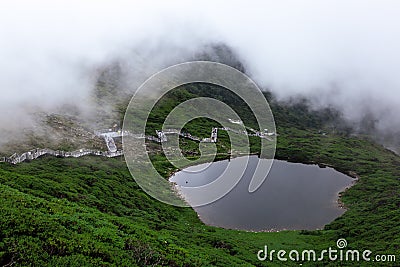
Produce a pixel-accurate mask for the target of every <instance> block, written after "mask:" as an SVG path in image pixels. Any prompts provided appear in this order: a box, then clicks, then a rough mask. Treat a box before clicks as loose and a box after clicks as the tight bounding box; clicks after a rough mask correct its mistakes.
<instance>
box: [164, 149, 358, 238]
mask: <svg viewBox="0 0 400 267" xmlns="http://www.w3.org/2000/svg"><path fill="white" fill-rule="evenodd" d="M237 160H240V159H233V160H231V163H235V161H237ZM257 162H258V158H257V157H256V156H251V157H250V159H249V165H248V167H247V169H246V171H245V172H244V176H243V178H242V179H241V180H240V182H239V183H238V185H237V186H236V187H235V188H234V189H233V190H232V191H231V192H229V193H228V194H227V195H226V196H224V197H223V198H221V199H219V200H217V201H216V202H214V203H211V204H208V205H205V206H201V207H196V208H194V209H195V211H196V212H197V213H198V214H199V217H200V219H201V220H202V221H203V222H204V223H205V224H208V225H213V226H219V227H223V228H231V229H244V230H254V231H261V230H266V231H276V230H284V229H291V230H300V229H308V230H312V229H320V228H322V227H323V226H324V225H325V224H327V223H329V222H331V221H333V220H334V219H335V218H337V217H339V216H340V215H342V214H343V213H344V211H345V210H344V209H342V208H340V207H339V206H338V203H337V200H338V192H340V191H343V190H344V189H345V188H346V187H349V186H350V185H352V183H353V182H354V180H353V179H352V178H350V177H348V176H346V175H344V174H342V173H339V172H337V171H335V170H334V169H331V168H320V167H318V166H317V165H305V164H300V163H289V162H286V161H280V160H275V161H274V163H273V165H272V169H271V172H270V173H269V174H268V177H267V179H266V180H265V182H264V183H263V184H262V186H261V187H260V188H259V189H258V190H257V191H256V192H254V193H249V192H248V187H249V182H250V180H251V177H252V173H253V172H254V170H255V167H256V165H257ZM227 164H228V161H227V160H225V161H219V162H214V163H212V164H211V165H210V166H209V167H208V168H205V169H204V166H206V165H199V166H193V167H189V168H187V169H185V170H187V171H189V172H185V170H183V171H181V172H178V173H176V174H175V175H174V176H172V177H171V179H170V181H171V182H174V183H176V184H177V185H178V189H179V190H180V191H181V193H182V194H183V195H185V188H183V187H193V186H200V185H204V184H207V183H209V182H211V181H213V180H215V179H216V178H217V177H218V176H219V175H220V174H221V173H222V172H223V171H224V169H225V168H226V166H227ZM202 169H204V170H202ZM196 170H202V171H200V172H194V171H196ZM239 171H240V170H238V172H239ZM180 186H183V187H180ZM187 201H188V202H189V203H190V196H189V197H188V198H187Z"/></svg>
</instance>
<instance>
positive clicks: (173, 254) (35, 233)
mask: <svg viewBox="0 0 400 267" xmlns="http://www.w3.org/2000/svg"><path fill="white" fill-rule="evenodd" d="M208 86H209V85H204V84H195V85H192V86H189V87H182V88H178V89H176V90H174V91H173V92H172V94H171V95H169V96H168V97H167V99H165V101H162V103H161V105H160V106H158V108H156V109H155V110H154V111H153V113H154V117H151V118H162V117H163V116H165V115H166V114H167V113H168V110H169V109H172V108H173V107H174V106H175V105H177V104H179V101H181V100H182V99H188V98H191V97H195V96H199V95H201V92H203V94H209V92H210V90H201V89H204V88H209V87H208ZM204 91H205V93H204ZM212 91H213V92H214V93H215V92H218V94H216V95H215V96H216V97H217V98H219V99H221V100H224V101H226V102H228V103H235V105H236V107H235V108H236V109H237V110H239V111H240V112H241V116H243V117H245V118H248V123H251V114H249V113H248V111H246V108H245V106H241V104H240V102H237V101H236V100H237V99H235V97H234V96H232V95H229V94H224V89H221V88H213V90H212ZM267 97H268V95H267ZM272 102H274V101H272ZM278 103H279V102H277V103H273V104H272V105H271V106H272V107H273V110H275V112H276V110H277V106H275V105H278ZM274 106H275V107H274ZM279 110H280V112H281V113H280V114H278V116H277V123H279V124H278V125H281V126H279V127H278V131H279V132H278V133H279V137H278V143H277V154H276V157H277V158H279V159H286V160H290V161H295V162H304V163H319V164H321V165H329V166H333V167H334V168H336V169H337V170H339V171H341V172H344V173H348V174H351V175H353V176H356V175H357V176H359V177H360V178H359V180H358V182H357V184H356V185H354V186H353V187H352V188H351V189H349V190H347V191H346V192H345V193H344V194H343V196H342V201H343V203H344V205H346V206H347V207H348V208H349V210H348V211H347V212H346V213H345V214H344V215H343V216H341V217H340V218H338V219H336V220H335V221H334V222H332V223H331V224H329V225H327V226H326V228H325V230H321V231H288V232H285V231H283V232H279V233H250V232H244V231H234V230H224V229H219V228H215V227H209V226H205V225H204V224H202V223H201V222H200V221H199V219H198V217H197V215H196V213H195V212H194V211H193V210H191V209H189V208H175V207H172V206H168V205H165V204H163V203H160V202H158V201H157V200H155V199H152V198H151V197H149V196H148V195H147V194H145V193H144V192H143V191H142V190H141V189H140V188H139V187H138V185H137V184H136V183H135V182H134V180H133V179H132V178H131V176H130V174H129V172H128V170H127V167H126V165H125V162H124V161H123V158H116V159H105V158H100V157H84V158H79V159H60V158H53V157H44V158H42V159H38V160H35V161H32V162H30V163H22V164H19V165H15V166H14V165H9V164H0V187H1V191H0V192H1V197H2V199H3V202H2V207H1V215H2V216H0V233H1V241H0V261H1V263H2V264H11V263H14V265H15V266H26V265H32V264H33V265H44V264H49V263H50V264H52V265H70V266H81V265H88V266H99V265H104V266H128V265H130V266H135V265H138V266H148V265H151V264H160V265H165V266H210V265H211V266H227V265H228V266H237V265H244V266H271V265H272V266H274V263H272V264H271V263H270V262H259V261H258V260H257V258H256V253H257V251H258V250H259V249H261V248H262V247H263V246H264V245H265V244H266V243H268V245H269V246H272V247H279V248H282V249H287V250H290V249H293V247H296V248H297V249H306V248H308V249H310V248H313V249H326V248H327V247H329V246H332V247H333V246H334V245H335V242H336V240H337V239H338V238H341V237H346V240H347V241H348V243H349V247H350V248H357V249H370V250H372V251H374V253H393V254H398V253H399V252H400V251H399V248H400V240H399V239H398V238H397V234H396V233H398V232H399V231H400V220H399V218H400V217H399V216H400V212H399V207H400V206H399V205H400V203H399V199H398V195H399V193H400V180H399V179H398V177H400V168H399V166H400V158H399V157H398V156H397V155H395V154H394V153H391V152H390V151H388V150H386V149H385V148H383V147H382V146H381V145H378V144H376V143H373V142H371V141H370V140H368V139H360V138H359V137H357V136H348V135H347V134H346V133H340V132H338V131H328V130H329V129H330V128H329V127H327V128H326V129H324V125H325V122H326V121H329V119H328V118H329V117H333V118H335V116H333V115H331V114H330V113H329V112H328V113H327V118H326V120H325V119H324V117H321V113H319V112H312V111H311V110H310V109H308V108H306V107H305V106H304V105H300V106H296V105H291V106H285V105H283V106H279ZM333 114H335V113H333ZM334 121H335V120H334ZM157 123H159V122H158V121H154V124H149V127H157ZM209 123H210V122H208V121H201V122H196V121H195V122H194V123H192V124H191V125H188V126H187V127H190V129H191V131H193V133H194V134H198V135H201V134H202V133H204V134H205V133H208V132H209V126H210V125H211V124H209ZM321 129H324V131H325V130H326V132H321V131H320V130H321ZM181 141H182V143H181V148H182V149H183V150H184V152H185V151H192V152H193V151H194V152H196V149H197V147H196V146H198V144H196V143H195V144H192V143H189V142H183V141H184V140H181ZM159 146H160V145H159V144H156V143H151V142H149V143H148V148H149V149H150V154H151V158H152V161H153V164H154V166H155V167H156V168H157V169H158V170H159V172H160V173H161V174H162V175H163V176H164V177H168V176H169V175H170V174H171V172H172V171H174V168H172V167H171V165H170V164H169V163H168V162H167V161H166V159H165V156H164V155H163V154H162V153H161V150H160V147H159ZM218 146H220V149H221V153H226V154H225V156H220V157H219V159H222V158H224V157H225V158H226V157H227V156H228V155H229V154H227V152H228V148H229V143H228V141H227V139H226V138H225V137H224V136H222V137H221V138H220V140H219V143H218ZM252 149H253V150H255V151H256V150H257V149H259V147H258V143H256V142H254V143H252ZM184 154H185V153H184ZM186 155H187V157H188V158H190V157H195V155H193V154H192V153H187V154H186ZM221 155H224V154H221ZM143 175H145V174H143ZM377 240H379V242H377ZM322 263H324V264H328V263H329V262H322ZM303 265H305V266H307V263H304V264H303ZM343 265H344V266H346V263H345V262H343ZM347 265H348V266H351V264H350V263H349V264H347ZM276 266H279V263H277V264H276ZM310 266H311V265H310Z"/></svg>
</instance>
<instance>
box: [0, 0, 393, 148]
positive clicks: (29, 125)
mask: <svg viewBox="0 0 400 267" xmlns="http://www.w3.org/2000/svg"><path fill="white" fill-rule="evenodd" d="M399 8H400V4H399V3H398V2H397V1H385V2H383V3H374V2H365V1H347V2H346V3H345V2H338V1H324V3H317V2H315V1H289V2H285V3H276V2H272V1H254V2H249V3H247V2H246V3H244V2H232V3H230V4H229V6H227V5H226V3H224V2H222V1H221V2H216V3H214V2H211V1H210V2H208V1H205V2H202V3H201V5H199V4H195V3H187V2H183V1H169V2H168V3H160V2H152V1H149V2H146V3H140V4H138V3H131V2H128V1H113V2H111V1H110V2H105V1H104V2H95V1H87V2H84V3H83V2H82V1H60V2H57V3H53V2H51V1H35V3H31V2H29V1H7V2H5V3H4V4H3V7H2V9H1V11H0V36H1V40H2V42H1V43H0V57H1V58H2V60H1V61H0V70H1V72H2V75H1V76H0V92H1V95H2V97H1V98H0V123H1V125H3V127H2V128H4V130H3V131H2V138H1V141H0V145H2V144H5V143H8V142H9V141H10V140H11V139H12V140H14V141H15V140H19V139H20V138H25V139H29V138H28V137H32V131H33V132H34V133H35V134H36V135H41V136H43V134H42V133H44V135H45V137H44V138H47V137H48V136H49V135H50V133H51V131H50V129H47V128H43V127H45V125H46V122H45V123H43V114H54V113H55V114H63V115H67V116H71V117H73V118H75V119H79V121H80V123H82V124H83V127H84V128H85V129H86V128H87V129H88V130H90V129H92V128H96V127H101V126H104V125H108V124H109V123H111V122H112V121H115V120H116V119H118V118H117V117H118V116H117V113H118V110H115V104H116V103H117V104H118V101H121V99H124V98H129V96H130V95H132V93H133V92H134V90H135V89H136V88H137V87H138V86H139V85H140V84H141V83H142V82H143V81H144V80H146V79H147V78H148V77H149V76H150V75H152V74H153V73H155V72H157V71H159V70H161V69H163V68H165V67H167V66H170V65H172V64H177V63H180V62H185V61H188V60H199V59H200V60H213V61H218V62H222V63H226V64H229V65H232V66H235V67H237V68H238V69H240V70H242V71H245V72H246V74H248V75H249V76H250V77H251V78H253V79H254V80H255V81H256V82H257V83H258V84H259V85H260V86H261V87H262V88H264V89H265V90H269V91H271V92H272V93H273V95H274V96H275V97H276V99H278V100H279V101H283V102H287V103H291V102H294V103H296V101H298V99H304V98H306V99H307V100H308V103H309V104H310V108H311V109H314V110H318V109H320V108H325V107H332V108H335V109H338V110H339V112H340V113H341V114H342V116H343V118H344V119H345V120H346V121H348V122H349V123H351V124H352V125H353V128H354V132H355V133H368V134H371V135H374V136H376V138H378V140H379V141H381V142H382V143H384V144H385V145H387V146H390V147H396V146H397V145H398V142H399V141H398V137H397V136H398V132H399V131H400V130H399V129H400V122H399V120H398V116H397V114H398V112H400V108H399V107H400V105H399V101H400V96H399V93H398V92H399V91H398V89H399V87H400V80H399V79H398V75H397V72H398V70H399V69H400V53H399V52H398V47H400V29H399V27H398V26H397V25H399V22H400V21H399V20H400V19H399V16H398V10H399ZM199 11H201V12H199ZM46 135H47V137H46Z"/></svg>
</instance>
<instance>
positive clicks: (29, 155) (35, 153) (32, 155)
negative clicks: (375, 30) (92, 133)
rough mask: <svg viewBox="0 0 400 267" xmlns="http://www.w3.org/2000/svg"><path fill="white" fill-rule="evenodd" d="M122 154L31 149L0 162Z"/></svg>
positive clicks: (117, 154) (87, 150)
mask: <svg viewBox="0 0 400 267" xmlns="http://www.w3.org/2000/svg"><path fill="white" fill-rule="evenodd" d="M123 154H124V152H123V151H122V150H119V151H115V152H110V151H99V150H93V149H85V148H83V149H79V150H76V151H71V152H67V151H62V150H52V149H48V148H44V149H39V148H38V149H33V150H30V151H28V152H25V153H22V154H20V155H18V154H16V153H15V154H13V155H12V156H10V157H2V158H0V162H7V163H11V164H18V163H21V162H24V161H27V160H34V159H37V158H39V157H41V156H44V155H50V156H54V157H60V158H71V157H72V158H79V157H83V156H87V155H93V156H103V157H108V158H112V157H118V156H122V155H123Z"/></svg>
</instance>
